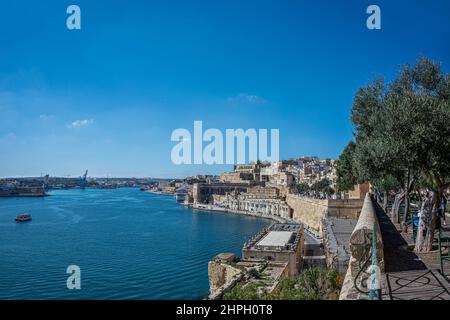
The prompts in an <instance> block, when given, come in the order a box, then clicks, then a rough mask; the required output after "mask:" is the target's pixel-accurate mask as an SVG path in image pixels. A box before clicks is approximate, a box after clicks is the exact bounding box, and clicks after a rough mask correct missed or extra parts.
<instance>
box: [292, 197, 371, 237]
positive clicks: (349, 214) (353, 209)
mask: <svg viewBox="0 0 450 320" xmlns="http://www.w3.org/2000/svg"><path fill="white" fill-rule="evenodd" d="M363 201H364V200H361V199H343V200H334V199H325V200H321V199H311V198H306V197H302V196H299V195H293V194H288V195H287V196H286V202H287V204H288V205H289V207H291V208H292V218H293V219H294V220H295V221H297V222H299V223H303V224H304V225H305V226H306V227H307V228H308V229H310V230H312V231H314V232H315V233H317V234H318V235H320V236H323V234H322V219H323V218H324V217H327V216H330V217H338V218H345V219H357V218H358V217H359V213H360V212H361V208H362V205H363Z"/></svg>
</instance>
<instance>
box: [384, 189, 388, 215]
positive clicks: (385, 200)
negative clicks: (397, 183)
mask: <svg viewBox="0 0 450 320" xmlns="http://www.w3.org/2000/svg"><path fill="white" fill-rule="evenodd" d="M388 201H389V193H387V192H385V193H384V195H383V210H384V212H386V211H387V206H388Z"/></svg>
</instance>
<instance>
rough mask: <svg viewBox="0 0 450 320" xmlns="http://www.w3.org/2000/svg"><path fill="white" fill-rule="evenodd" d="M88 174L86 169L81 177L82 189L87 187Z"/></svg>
mask: <svg viewBox="0 0 450 320" xmlns="http://www.w3.org/2000/svg"><path fill="white" fill-rule="evenodd" d="M87 174H88V171H87V170H86V172H85V173H84V175H83V176H82V177H80V188H81V189H84V188H85V187H86V179H87Z"/></svg>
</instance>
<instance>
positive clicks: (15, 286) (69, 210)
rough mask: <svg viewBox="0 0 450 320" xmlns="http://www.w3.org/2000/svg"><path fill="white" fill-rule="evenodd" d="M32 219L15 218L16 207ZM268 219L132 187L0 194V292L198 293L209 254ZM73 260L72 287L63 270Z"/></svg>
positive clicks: (228, 247) (15, 295)
mask: <svg viewBox="0 0 450 320" xmlns="http://www.w3.org/2000/svg"><path fill="white" fill-rule="evenodd" d="M24 212H27V213H30V214H31V215H32V216H33V221H31V222H26V223H16V222H14V218H15V216H16V215H17V214H20V213H24ZM268 224H269V222H268V221H267V220H261V219H257V218H252V217H245V216H239V215H232V214H225V213H211V212H200V211H194V210H191V209H187V208H184V207H183V206H181V205H179V204H177V203H176V202H175V200H174V198H173V197H171V196H159V195H154V194H150V193H147V192H142V191H139V190H138V189H116V190H64V191H52V192H51V196H50V197H46V198H0V299H199V298H202V297H204V296H205V295H207V294H208V261H209V260H210V259H211V258H212V257H213V256H214V255H216V254H218V253H220V252H234V253H236V254H237V255H239V256H240V250H241V247H242V245H243V243H244V242H245V241H246V240H247V239H248V238H249V237H251V236H252V235H254V234H255V233H257V232H259V231H260V230H261V229H262V228H263V227H265V226H267V225H268ZM69 265H78V266H79V267H80V268H81V290H68V289H67V286H66V280H67V277H68V276H69V275H68V274H66V269H67V267H68V266H69Z"/></svg>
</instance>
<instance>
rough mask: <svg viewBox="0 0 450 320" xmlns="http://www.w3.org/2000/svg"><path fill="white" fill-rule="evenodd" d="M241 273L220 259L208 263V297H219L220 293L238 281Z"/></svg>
mask: <svg viewBox="0 0 450 320" xmlns="http://www.w3.org/2000/svg"><path fill="white" fill-rule="evenodd" d="M242 275H243V273H242V271H241V270H240V269H238V268H235V267H233V266H232V265H230V264H228V263H225V262H222V261H220V260H211V261H210V262H209V263H208V280H209V291H210V299H216V298H220V297H221V296H222V294H223V293H224V292H225V291H226V290H227V289H228V288H231V287H233V286H234V285H235V283H236V282H238V281H239V280H240V279H241V277H242Z"/></svg>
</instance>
